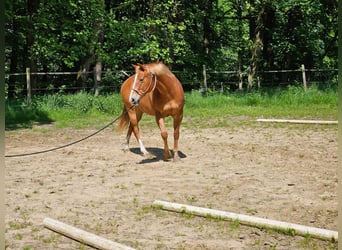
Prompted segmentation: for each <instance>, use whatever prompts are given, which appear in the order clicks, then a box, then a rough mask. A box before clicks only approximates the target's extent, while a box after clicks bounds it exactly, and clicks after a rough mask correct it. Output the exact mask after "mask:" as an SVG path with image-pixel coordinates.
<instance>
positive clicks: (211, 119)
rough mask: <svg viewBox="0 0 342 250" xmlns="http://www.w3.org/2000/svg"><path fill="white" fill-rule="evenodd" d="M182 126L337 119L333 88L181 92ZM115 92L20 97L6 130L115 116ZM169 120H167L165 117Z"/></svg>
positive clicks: (85, 123) (10, 108) (9, 106)
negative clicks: (28, 102)
mask: <svg viewBox="0 0 342 250" xmlns="http://www.w3.org/2000/svg"><path fill="white" fill-rule="evenodd" d="M185 100H186V101H185V108H184V120H183V126H191V127H193V126H195V127H225V126H230V123H232V122H233V123H234V122H241V121H242V122H246V121H247V122H248V121H249V120H251V119H255V118H287V119H322V120H337V106H338V92H337V90H335V89H325V90H321V89H318V88H317V87H314V86H313V87H311V88H309V89H308V90H307V91H306V92H305V91H304V90H303V89H302V88H300V87H288V88H286V89H280V88H275V89H272V90H267V91H255V92H250V93H246V92H236V93H229V94H220V93H211V95H210V96H206V97H204V96H202V95H201V94H200V93H199V92H197V91H193V92H191V93H186V96H185ZM121 111H122V100H121V96H120V95H119V94H112V95H105V96H98V97H95V96H93V95H90V94H86V93H78V94H74V95H62V94H55V95H46V96H41V97H36V98H34V99H33V102H32V108H29V107H27V106H26V105H25V102H24V101H20V100H19V101H18V100H17V101H11V102H10V103H8V102H7V103H6V128H7V129H13V128H22V127H32V125H33V124H37V123H52V122H55V126H56V127H73V128H85V127H90V126H101V125H103V124H106V123H108V122H110V121H112V120H113V119H114V118H115V117H117V116H118V115H120V114H121ZM142 122H143V124H144V125H147V126H149V125H151V124H152V125H154V123H155V122H154V118H147V116H144V117H143V120H142ZM167 124H168V125H170V124H171V119H167Z"/></svg>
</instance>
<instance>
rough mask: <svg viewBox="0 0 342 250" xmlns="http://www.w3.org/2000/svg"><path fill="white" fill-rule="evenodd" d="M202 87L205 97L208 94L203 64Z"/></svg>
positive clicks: (205, 70)
mask: <svg viewBox="0 0 342 250" xmlns="http://www.w3.org/2000/svg"><path fill="white" fill-rule="evenodd" d="M203 86H204V94H205V95H207V93H208V85H207V69H206V67H205V65H204V64H203Z"/></svg>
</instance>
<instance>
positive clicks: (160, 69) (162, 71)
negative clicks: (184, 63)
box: [144, 62, 172, 76]
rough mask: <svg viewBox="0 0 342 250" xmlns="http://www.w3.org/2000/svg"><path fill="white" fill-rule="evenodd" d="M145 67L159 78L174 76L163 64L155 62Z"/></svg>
mask: <svg viewBox="0 0 342 250" xmlns="http://www.w3.org/2000/svg"><path fill="white" fill-rule="evenodd" d="M144 66H146V67H147V68H148V69H149V70H150V71H151V72H152V73H153V74H155V75H157V76H158V75H167V74H172V73H171V71H170V69H169V68H168V67H167V66H166V65H165V64H164V63H162V62H154V63H150V64H145V65H144Z"/></svg>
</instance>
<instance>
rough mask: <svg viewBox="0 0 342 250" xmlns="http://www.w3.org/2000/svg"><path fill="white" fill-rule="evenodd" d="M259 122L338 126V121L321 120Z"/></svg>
mask: <svg viewBox="0 0 342 250" xmlns="http://www.w3.org/2000/svg"><path fill="white" fill-rule="evenodd" d="M256 121H257V122H282V123H298V124H338V121H320V120H287V119H257V120H256Z"/></svg>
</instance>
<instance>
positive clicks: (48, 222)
mask: <svg viewBox="0 0 342 250" xmlns="http://www.w3.org/2000/svg"><path fill="white" fill-rule="evenodd" d="M43 223H44V226H45V227H46V228H48V229H50V230H52V231H55V232H57V233H60V234H63V235H64V236H67V237H69V238H71V239H73V240H76V241H79V242H81V243H84V244H87V245H89V246H92V247H95V248H97V249H103V250H114V249H115V250H133V249H134V248H130V247H128V246H125V245H122V244H119V243H116V242H113V241H110V240H107V239H105V238H102V237H100V236H97V235H95V234H92V233H89V232H86V231H83V230H81V229H78V228H76V227H73V226H70V225H67V224H65V223H63V222H60V221H57V220H54V219H51V218H45V219H44V222H43Z"/></svg>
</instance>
